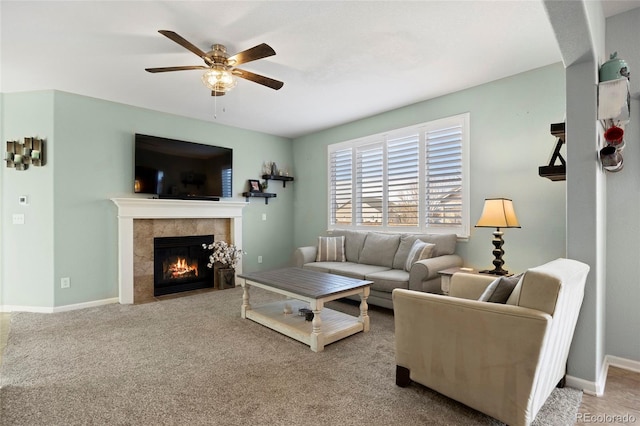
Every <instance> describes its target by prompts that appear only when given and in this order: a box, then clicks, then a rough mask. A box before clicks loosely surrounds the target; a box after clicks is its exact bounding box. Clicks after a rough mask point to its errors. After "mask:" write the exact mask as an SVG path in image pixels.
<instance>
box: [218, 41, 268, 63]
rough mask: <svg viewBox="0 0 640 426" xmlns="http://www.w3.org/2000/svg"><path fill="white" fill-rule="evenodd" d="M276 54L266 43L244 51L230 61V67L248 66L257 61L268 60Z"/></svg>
mask: <svg viewBox="0 0 640 426" xmlns="http://www.w3.org/2000/svg"><path fill="white" fill-rule="evenodd" d="M275 54H276V51H275V50H273V49H272V48H271V46H269V45H268V44H266V43H262V44H259V45H257V46H254V47H252V48H251V49H247V50H243V51H242V52H240V53H236V54H235V55H233V56H231V57H230V58H229V59H228V62H229V65H231V66H236V65H240V64H246V63H247V62H251V61H255V60H256V59H262V58H267V57H269V56H273V55H275Z"/></svg>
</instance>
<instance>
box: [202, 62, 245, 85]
mask: <svg viewBox="0 0 640 426" xmlns="http://www.w3.org/2000/svg"><path fill="white" fill-rule="evenodd" d="M202 83H203V84H204V85H205V86H207V87H208V88H209V89H211V90H213V91H215V92H227V91H229V90H231V89H233V88H234V87H236V84H237V83H238V81H237V80H236V77H235V76H234V75H233V74H232V73H231V71H229V70H227V69H226V68H225V67H222V66H216V65H214V66H213V67H211V68H210V69H208V70H207V71H206V72H205V73H204V74H203V75H202Z"/></svg>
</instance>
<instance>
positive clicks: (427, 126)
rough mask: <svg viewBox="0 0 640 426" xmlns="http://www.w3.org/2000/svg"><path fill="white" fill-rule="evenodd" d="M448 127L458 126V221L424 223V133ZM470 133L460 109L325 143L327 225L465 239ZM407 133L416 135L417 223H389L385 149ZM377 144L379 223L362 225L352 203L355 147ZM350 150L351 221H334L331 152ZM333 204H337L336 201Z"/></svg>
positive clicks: (355, 177) (467, 118)
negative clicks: (379, 147)
mask: <svg viewBox="0 0 640 426" xmlns="http://www.w3.org/2000/svg"><path fill="white" fill-rule="evenodd" d="M452 127H460V128H461V137H460V144H461V151H460V153H461V157H462V158H461V167H462V170H461V175H462V176H461V195H460V197H461V203H462V206H461V207H462V208H461V224H460V225H458V226H442V227H438V226H433V225H432V226H427V217H426V213H427V207H428V206H427V205H426V186H427V183H426V178H427V163H426V161H427V153H426V151H427V149H426V148H427V140H426V139H427V137H426V135H427V133H428V132H433V131H437V130H443V129H447V128H452ZM470 133H471V125H470V113H468V112H466V113H462V114H457V115H453V116H449V117H444V118H440V119H436V120H432V121H429V122H424V123H420V124H416V125H413V126H407V127H403V128H399V129H394V130H390V131H386V132H381V133H377V134H373V135H369V136H366V137H361V138H357V139H352V140H348V141H344V142H338V143H334V144H329V145H327V152H326V158H327V188H328V191H327V223H328V229H330V230H331V229H350V230H366V231H378V232H395V233H398V232H403V233H430V234H451V233H455V234H456V235H457V236H458V238H461V239H466V238H468V237H469V234H470V214H469V212H470V208H469V204H470V194H469V193H470V188H469V182H470V177H469V174H470V166H469V144H470V143H469V140H470V136H469V135H470ZM411 136H417V139H418V225H417V226H398V225H393V226H389V224H388V214H389V212H388V210H389V209H388V201H389V186H388V183H389V181H388V168H389V167H388V163H387V160H388V158H387V153H388V144H389V142H393V141H397V140H398V139H402V138H407V137H411ZM379 144H381V145H382V146H383V155H382V157H383V161H384V164H383V172H382V188H383V197H382V198H383V200H382V213H381V214H382V225H366V224H358V216H357V209H356V208H354V206H356V205H357V200H358V197H359V188H358V162H357V156H358V154H357V153H358V148H363V147H366V146H371V147H373V146H376V145H379ZM348 149H350V150H351V164H350V169H351V194H350V195H351V201H350V203H351V223H350V224H343V223H334V219H335V218H334V212H335V213H336V217H337V211H338V209H337V208H335V209H334V206H333V198H334V196H333V189H334V184H333V181H332V180H333V176H332V154H333V153H334V152H337V151H343V150H348ZM336 206H337V204H336Z"/></svg>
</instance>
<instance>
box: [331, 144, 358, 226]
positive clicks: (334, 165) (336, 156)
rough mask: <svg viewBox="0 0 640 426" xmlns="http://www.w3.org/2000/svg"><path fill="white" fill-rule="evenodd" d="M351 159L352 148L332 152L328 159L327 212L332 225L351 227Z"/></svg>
mask: <svg viewBox="0 0 640 426" xmlns="http://www.w3.org/2000/svg"><path fill="white" fill-rule="evenodd" d="M352 157H353V149H352V148H347V149H341V150H336V151H333V152H331V155H330V157H329V162H330V164H329V168H330V179H329V180H330V182H331V188H330V197H329V199H330V207H329V211H330V215H331V224H332V225H336V224H342V225H351V223H352V221H353V206H352V204H351V200H352V198H353V185H352V174H353V165H352V161H353V160H352Z"/></svg>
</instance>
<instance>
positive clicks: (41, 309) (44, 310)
mask: <svg viewBox="0 0 640 426" xmlns="http://www.w3.org/2000/svg"><path fill="white" fill-rule="evenodd" d="M0 312H34V313H38V314H52V313H53V308H48V307H45V306H20V305H2V306H0Z"/></svg>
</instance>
